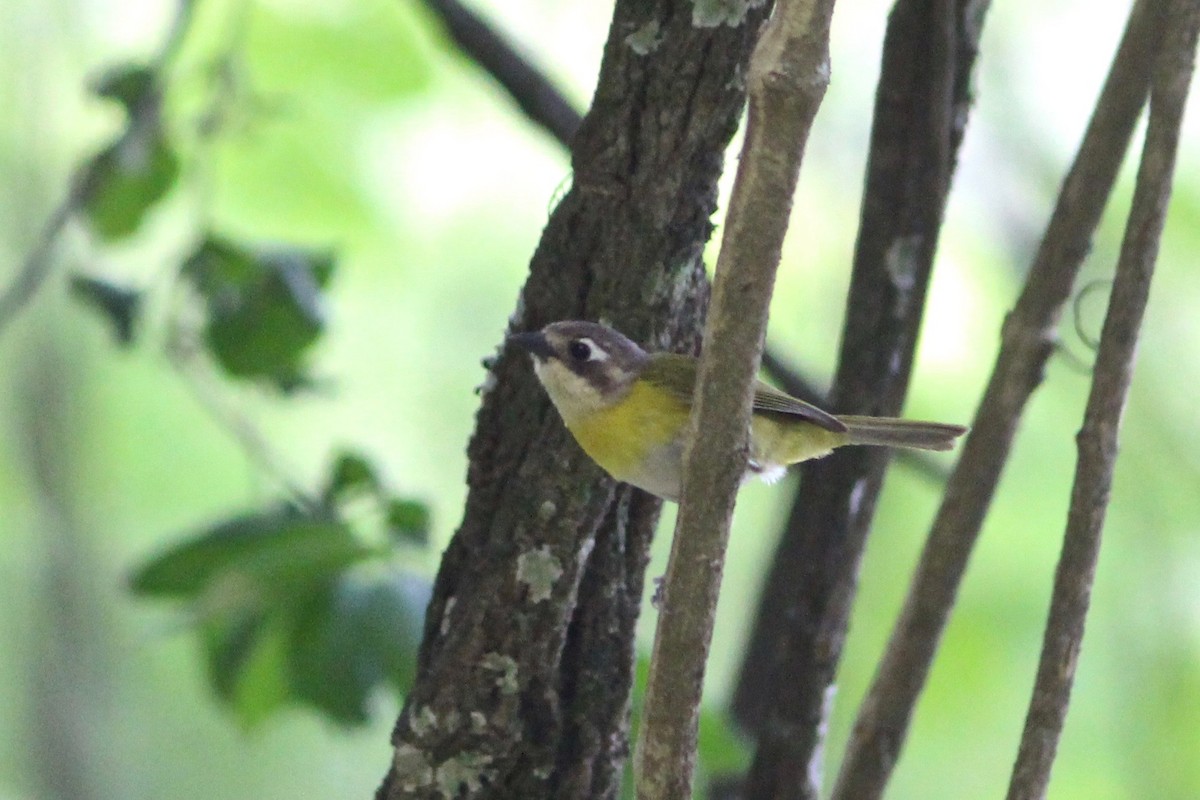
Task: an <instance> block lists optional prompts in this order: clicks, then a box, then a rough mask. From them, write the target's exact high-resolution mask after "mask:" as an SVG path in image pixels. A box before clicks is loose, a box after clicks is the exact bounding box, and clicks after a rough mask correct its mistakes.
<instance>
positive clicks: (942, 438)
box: [838, 414, 967, 450]
mask: <svg viewBox="0 0 1200 800" xmlns="http://www.w3.org/2000/svg"><path fill="white" fill-rule="evenodd" d="M838 419H840V420H841V421H842V422H844V423H845V424H846V428H847V433H848V434H849V437H850V441H849V442H848V444H867V445H881V446H884V447H910V448H913V449H916V450H949V449H951V448H952V447H954V440H955V439H957V438H958V437H959V436H962V435H963V434H964V433H966V432H967V429H966V428H965V427H963V426H962V425H948V424H945V423H942V422H919V421H916V420H908V419H894V418H890V417H856V416H848V415H842V414H839V415H838Z"/></svg>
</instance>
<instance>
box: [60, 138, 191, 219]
mask: <svg viewBox="0 0 1200 800" xmlns="http://www.w3.org/2000/svg"><path fill="white" fill-rule="evenodd" d="M178 177H179V158H178V156H176V154H175V151H174V149H173V148H172V147H171V145H170V143H169V142H168V141H167V139H166V136H165V135H164V134H163V132H162V131H161V130H160V129H158V128H143V127H131V128H130V130H129V132H128V133H127V134H126V135H124V136H122V137H121V138H120V139H118V140H117V141H116V142H114V143H113V144H112V145H110V146H109V147H107V148H106V149H105V150H103V151H101V152H100V154H99V155H97V156H95V157H94V158H93V159H92V160H91V162H89V163H88V165H87V166H86V167H85V168H84V178H83V185H84V187H85V189H84V193H83V203H82V210H83V214H84V218H85V219H86V220H87V223H88V226H89V227H91V229H92V230H93V231H95V233H96V235H97V236H99V237H100V238H102V239H105V240H107V241H114V240H117V239H123V238H126V237H128V236H130V235H132V234H133V233H135V232H136V231H137V229H138V227H139V226H140V225H141V224H142V220H143V219H144V218H145V217H146V214H147V213H148V212H149V211H150V209H151V208H152V207H154V205H155V204H157V203H158V202H159V201H160V200H161V199H162V198H163V197H164V196H165V195H166V194H167V192H169V191H170V190H171V187H172V186H174V185H175V181H176V180H177V179H178Z"/></svg>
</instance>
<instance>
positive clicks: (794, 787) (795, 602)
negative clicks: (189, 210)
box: [733, 0, 986, 798]
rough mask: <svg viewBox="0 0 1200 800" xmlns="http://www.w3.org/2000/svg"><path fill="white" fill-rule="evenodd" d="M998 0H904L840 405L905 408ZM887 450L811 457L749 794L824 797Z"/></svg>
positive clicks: (785, 547)
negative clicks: (974, 72) (973, 72)
mask: <svg viewBox="0 0 1200 800" xmlns="http://www.w3.org/2000/svg"><path fill="white" fill-rule="evenodd" d="M985 8H986V3H971V2H966V1H965V0H959V1H958V2H954V0H901V2H899V3H897V5H896V6H895V8H894V10H893V11H892V14H891V18H890V20H889V24H888V31H887V36H886V39H885V42H884V52H883V64H882V71H881V75H880V83H879V88H878V91H877V94H876V107H875V121H874V125H873V129H872V139H871V152H870V156H869V159H868V164H867V179H866V187H865V192H864V201H863V208H862V219H861V225H860V232H859V239H858V243H857V247H856V250H855V257H854V271H853V276H852V279H851V287H850V297H849V301H848V306H847V316H846V323H845V326H844V333H843V340H842V348H841V354H840V361H839V367H838V373H837V376H836V379H835V382H834V386H833V390H832V391H831V393H830V404H831V406H832V407H833V409H835V410H836V411H839V412H848V413H856V414H873V415H897V414H899V412H900V410H901V407H902V405H903V402H904V396H905V393H906V391H907V388H908V378H909V374H910V372H911V366H912V359H913V352H914V349H915V345H916V340H917V333H918V331H919V328H920V322H921V312H922V309H923V305H924V298H925V290H926V287H927V285H928V281H929V276H930V272H931V268H932V264H933V256H934V253H935V250H936V246H937V236H938V230H939V228H940V226H941V220H942V211H943V209H944V207H945V201H946V196H947V193H948V191H949V186H950V176H951V174H952V172H953V167H954V160H955V154H956V152H957V149H958V144H959V142H960V141H961V138H962V134H963V129H964V126H965V123H966V118H967V111H968V105H969V89H968V86H969V82H968V76H969V72H970V66H971V64H972V63H973V61H974V56H975V52H976V48H977V42H978V34H979V27H980V24H981V19H982V16H981V15H982V13H983V10H984V9H985ZM887 458H888V456H887V453H886V451H884V450H881V449H875V448H859V449H856V450H846V451H839V452H838V453H836V454H834V455H833V456H831V457H829V458H826V459H822V460H820V461H816V462H810V463H809V464H806V465H805V467H804V470H803V473H802V475H803V477H802V481H801V487H800V492H799V494H798V497H797V500H796V503H795V504H794V506H793V508H792V512H791V517H790V519H789V522H788V526H787V529H786V531H785V533H784V537H783V539H782V541H781V543H780V546H779V550H778V551H777V553H776V558H775V562H774V564H773V567H772V571H771V575H770V577H769V578H768V582H767V585H766V588H765V590H764V594H763V599H762V601H761V605H760V607H759V615H758V619H757V621H756V623H755V631H754V634H753V635H752V637H751V644H750V647H749V649H748V651H747V655H746V658H745V660H744V661H743V665H742V673H741V677H740V680H739V683H738V688H737V691H736V694H735V697H734V704H733V708H734V713H735V716H736V718H737V719H738V721H739V722H740V723H741V724H742V725H743V726H744V727H745V728H746V729H748V730H750V731H752V732H754V733H755V734H757V736H758V750H757V753H756V755H755V759H754V763H753V765H752V767H751V771H750V774H749V776H748V777H747V783H746V789H745V793H746V796H747V797H749V798H759V797H771V798H784V797H797V798H815V797H817V796H818V793H819V788H820V787H819V784H820V758H821V746H822V732H823V729H824V719H825V716H826V711H827V709H826V697H827V696H828V694H829V688H830V686H831V685H832V684H833V681H834V677H835V673H836V670H837V665H838V661H839V659H840V657H841V651H842V644H843V641H844V639H845V633H846V628H847V625H848V620H849V612H850V606H851V601H852V598H853V594H854V589H855V582H856V579H857V573H858V564H859V561H860V557H861V553H862V548H863V544H864V541H865V538H866V533H867V530H868V528H869V525H870V521H871V518H872V516H873V513H874V509H875V502H876V498H877V497H878V493H879V489H880V487H881V486H882V481H883V472H884V467H885V466H886V464H887Z"/></svg>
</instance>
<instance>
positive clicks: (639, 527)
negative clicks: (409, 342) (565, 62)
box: [378, 0, 769, 800]
mask: <svg viewBox="0 0 1200 800" xmlns="http://www.w3.org/2000/svg"><path fill="white" fill-rule="evenodd" d="M768 11H769V4H764V5H763V6H762V7H759V8H754V9H750V10H749V11H748V12H746V13H745V14H744V17H737V18H734V17H733V16H729V15H728V14H727V15H726V16H725V18H724V19H723V21H716V20H714V19H708V18H705V17H704V15H703V14H702V13H701V10H700V5H699V4H694V3H692V2H685V0H662V2H659V3H656V4H653V5H652V7H648V4H645V3H640V2H633V0H621V2H618V3H617V7H616V9H615V12H614V19H613V24H612V28H611V29H610V32H609V40H608V44H607V45H606V48H605V53H604V61H603V65H602V67H601V74H600V79H599V85H598V87H597V90H596V95H595V98H594V100H593V105H592V109H591V111H590V112H589V113H588V115H587V116H586V118H585V119H584V121H583V125H582V126H581V128H580V130H579V132H578V134H577V136H576V138H575V144H574V148H573V168H574V182H573V187H572V189H571V190H570V191H569V192H568V193H567V195H566V196H565V197H564V198H563V200H562V202H561V203H560V204H559V206H558V207H557V208H556V209H555V210H554V213H553V214H552V216H551V218H550V220H549V223H548V225H547V226H546V229H545V231H544V232H543V236H542V240H541V243H540V245H539V246H538V249H537V251H536V253H535V254H534V257H533V261H532V264H531V266H530V276H529V279H528V281H527V282H526V284H525V287H524V289H523V290H522V296H521V301H520V303H519V304H518V308H517V311H516V313H515V314H514V316H513V319H512V321H511V324H512V328H513V329H514V330H530V329H536V328H538V327H540V326H542V325H544V324H545V323H547V322H551V321H553V320H557V319H570V318H587V319H601V320H605V321H608V322H611V323H612V324H614V325H615V326H616V327H618V328H620V329H621V330H623V331H624V332H625V333H627V334H629V335H630V336H631V337H633V338H634V339H636V340H639V341H641V342H642V343H644V344H647V345H649V346H650V347H652V348H664V347H674V348H675V349H683V350H690V349H694V347H695V343H696V337H697V334H698V332H699V330H700V322H701V320H702V315H703V310H704V307H705V303H706V300H707V282H706V279H705V273H704V267H703V263H702V260H701V254H702V250H703V246H704V243H705V242H706V241H707V239H708V237H709V235H710V233H711V231H712V225H711V223H710V222H709V217H710V216H711V215H712V213H713V211H714V210H715V207H716V181H717V179H718V177H719V176H720V173H721V168H722V164H723V159H724V152H725V148H726V145H727V144H728V141H729V139H730V137H731V136H732V134H733V132H734V130H735V129H736V127H737V121H738V118H739V116H740V113H741V109H742V105H743V100H744V96H743V92H744V89H743V86H742V81H741V80H739V76H740V75H742V74H744V72H743V71H744V69H745V66H746V62H747V60H748V58H749V53H750V50H751V48H752V47H753V44H754V40H755V38H756V34H757V32H758V29H759V27H760V25H761V22H762V20H763V19H764V17H765V15H766V13H767V12H768ZM706 23H707V24H706ZM714 23H715V24H714ZM485 385H486V386H487V387H488V389H487V391H485V393H484V398H483V404H482V408H481V409H480V412H479V417H478V420H477V427H476V431H475V434H474V437H473V439H472V441H471V445H470V448H469V456H470V468H469V473H468V485H469V493H468V497H467V506H466V513H465V516H464V519H463V523H462V526H461V527H460V528H459V530H458V532H457V533H456V534H455V536H454V538H453V540H452V541H451V543H450V546H449V547H448V548H447V550H446V553H445V555H444V558H443V561H442V566H441V570H440V572H439V574H438V577H437V581H436V584H435V587H434V595H433V599H432V601H431V603H430V607H429V611H428V614H427V617H426V626H425V639H424V642H423V644H422V648H421V656H420V663H419V670H418V675H417V679H416V682H415V685H414V687H413V689H412V691H411V692H410V694H409V696H408V698H407V702H406V704H405V707H404V709H403V711H402V712H401V714H400V718H399V720H398V721H397V724H396V728H395V731H394V734H393V737H392V741H393V744H394V745H395V748H396V750H395V756H394V759H393V763H392V765H391V767H390V769H389V771H388V774H387V777H386V778H385V779H384V782H383V785H382V786H381V787H380V790H379V793H378V798H380V800H394V799H395V798H407V797H431V798H432V797H439V798H444V797H461V796H469V797H518V798H523V799H524V798H529V799H530V800H534V799H535V798H542V797H545V798H550V797H553V798H601V797H615V796H616V795H617V793H618V791H619V787H620V782H621V776H622V772H623V766H624V760H625V756H626V754H627V752H628V743H627V738H628V737H627V728H628V716H629V695H630V688H631V684H632V672H633V660H634V650H633V637H634V625H635V622H636V620H637V614H638V610H639V607H640V605H641V598H642V584H643V573H644V570H645V565H646V559H647V550H648V546H649V540H650V535H651V533H652V531H653V528H654V524H655V522H656V520H657V518H658V511H659V503H658V501H657V500H654V499H653V498H651V497H649V496H648V495H645V494H643V493H640V492H637V491H635V490H632V489H630V488H629V487H625V486H621V487H617V486H616V485H615V484H614V483H613V482H612V481H611V480H609V479H608V478H607V477H605V476H604V475H603V473H602V472H601V471H600V470H599V468H598V467H596V466H595V465H594V464H592V463H591V462H590V461H589V460H588V459H587V457H586V456H584V455H583V453H582V452H581V451H580V450H579V449H578V447H577V446H576V445H575V443H574V442H573V441H571V439H570V436H569V434H568V433H567V432H566V430H565V429H564V428H563V426H562V423H561V422H560V421H559V419H558V417H557V415H556V414H555V413H554V412H553V411H552V409H551V408H550V406H549V403H548V401H547V400H546V398H545V397H544V395H543V393H542V391H541V389H540V387H538V386H537V385H536V382H535V380H534V378H533V374H532V370H531V369H530V368H529V365H528V363H527V360H526V359H524V358H521V357H514V354H513V353H511V352H507V351H506V352H502V353H501V354H500V355H499V357H498V358H497V359H496V361H495V363H494V364H492V365H491V372H490V374H489V375H488V376H487V380H486V384H485Z"/></svg>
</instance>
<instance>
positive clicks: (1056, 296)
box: [833, 0, 1165, 800]
mask: <svg viewBox="0 0 1200 800" xmlns="http://www.w3.org/2000/svg"><path fill="white" fill-rule="evenodd" d="M1164 1H1165V0H1139V2H1138V3H1137V4H1136V6H1135V7H1134V9H1133V11H1132V13H1131V16H1130V21H1129V24H1128V27H1127V28H1126V32H1125V35H1124V38H1123V39H1122V42H1121V45H1120V47H1119V49H1118V52H1117V55H1116V58H1115V59H1114V63H1113V67H1112V70H1111V72H1110V73H1109V77H1108V80H1107V81H1106V83H1105V86H1104V89H1103V91H1102V92H1101V95H1100V99H1099V101H1098V102H1097V105H1096V110H1095V112H1094V114H1093V116H1092V119H1091V122H1090V123H1089V126H1088V129H1087V132H1086V133H1085V135H1084V139H1083V142H1082V144H1081V145H1080V148H1079V153H1078V154H1077V156H1076V159H1075V163H1074V165H1073V166H1072V168H1071V171H1070V173H1069V174H1068V176H1067V178H1066V180H1065V181H1064V184H1063V188H1062V191H1061V192H1060V194H1059V200H1058V204H1057V206H1056V208H1055V210H1054V213H1053V215H1052V217H1051V219H1050V223H1049V225H1048V226H1047V229H1046V234H1045V237H1044V238H1043V240H1042V244H1041V247H1040V248H1039V250H1038V253H1037V256H1036V258H1035V261H1034V264H1033V267H1032V268H1031V270H1030V273H1029V278H1028V280H1027V282H1026V285H1025V288H1024V290H1023V291H1022V293H1021V297H1020V298H1019V299H1018V301H1017V304H1016V306H1015V307H1014V309H1013V311H1012V312H1011V313H1010V314H1009V316H1008V319H1007V321H1006V322H1005V325H1004V329H1003V339H1002V344H1001V349H1000V353H999V355H998V357H997V361H996V365H995V367H994V368H993V372H992V376H991V379H990V381H989V383H988V387H987V390H986V392H985V394H984V397H983V400H982V402H981V404H980V407H979V410H978V412H977V413H976V416H975V420H974V423H973V425H972V430H971V433H970V434H969V435H968V437H967V439H966V442H965V443H964V446H963V453H962V457H961V459H960V461H959V464H958V466H957V467H956V469H955V471H954V472H953V473H952V474H951V477H950V481H949V483H948V485H947V487H946V494H945V497H944V499H943V502H942V505H941V507H940V509H939V511H938V514H937V517H936V519H935V521H934V524H933V527H932V529H931V531H930V534H929V538H928V540H927V541H926V544H925V548H924V551H923V552H922V554H921V557H920V560H919V562H918V565H917V571H916V575H915V576H914V578H913V582H912V585H911V586H910V588H909V592H908V596H907V599H906V601H905V605H904V609H903V611H902V613H901V616H900V619H899V620H898V621H897V623H896V627H895V629H894V631H893V633H892V636H891V640H890V641H889V643H888V647H887V650H886V652H885V654H884V657H883V659H882V661H881V663H880V666H879V668H878V670H877V672H876V676H875V679H874V682H873V684H872V686H871V688H870V690H869V691H868V693H867V696H866V698H865V700H864V701H863V704H862V707H861V708H860V710H859V714H858V718H857V720H856V722H855V725H854V729H853V733H852V735H851V738H850V741H849V743H848V746H847V751H846V756H845V760H844V761H843V763H842V767H841V772H840V775H839V777H838V783H837V786H836V788H835V790H834V794H833V796H834V798H839V799H841V798H855V800H859V799H860V798H873V797H878V796H879V794H880V793H881V792H882V790H883V786H884V785H885V784H886V782H887V779H888V777H889V776H890V775H891V770H892V767H893V766H894V764H895V762H896V760H897V758H898V757H899V752H900V748H901V746H902V745H903V742H904V737H905V733H906V732H907V728H908V723H909V720H910V718H911V716H912V710H913V707H914V706H915V704H916V700H917V697H918V695H919V694H920V691H921V689H922V687H923V686H924V683H925V678H926V676H927V674H928V672H929V666H930V664H931V662H932V660H933V655H934V652H935V651H936V649H937V645H938V642H939V641H940V638H941V633H942V631H943V630H944V628H945V625H946V621H947V619H948V617H949V614H950V610H951V608H952V606H953V604H954V599H955V596H956V594H957V591H958V586H959V584H960V583H961V580H962V576H963V573H964V571H965V569H966V564H967V560H968V558H969V557H970V554H971V551H972V549H973V547H974V544H975V541H976V538H977V537H978V534H979V530H980V528H981V526H982V524H983V518H984V516H985V514H986V513H987V508H988V506H989V504H990V502H991V499H992V496H993V494H994V492H995V489H996V485H997V483H998V482H999V478H1000V473H1001V470H1002V468H1003V466H1004V463H1005V461H1006V460H1007V458H1008V453H1009V450H1010V449H1011V445H1012V441H1013V437H1014V436H1015V433H1016V428H1017V423H1018V420H1019V419H1020V416H1021V413H1022V410H1023V409H1024V407H1025V404H1026V401H1027V400H1028V399H1029V397H1030V395H1031V394H1032V393H1033V391H1034V389H1035V388H1036V387H1037V386H1038V384H1039V383H1040V381H1041V377H1042V371H1043V368H1044V366H1045V363H1046V360H1047V359H1048V358H1049V357H1050V354H1051V353H1052V352H1053V351H1054V344H1055V340H1056V335H1057V329H1058V322H1059V320H1060V318H1061V316H1062V311H1063V307H1064V306H1065V304H1066V303H1067V302H1068V300H1069V299H1070V296H1071V289H1072V286H1073V284H1074V281H1075V277H1076V275H1077V273H1078V270H1079V266H1080V264H1081V263H1082V261H1083V258H1084V256H1085V255H1086V254H1087V252H1088V249H1089V245H1090V242H1091V238H1092V235H1093V233H1094V232H1095V229H1096V226H1097V224H1098V223H1099V220H1100V215H1101V213H1102V211H1103V209H1104V206H1105V203H1106V202H1107V199H1108V196H1109V194H1110V192H1111V190H1112V186H1113V183H1114V181H1115V180H1116V175H1117V170H1118V168H1119V166H1120V163H1121V160H1122V158H1123V155H1124V152H1125V150H1126V148H1127V147H1128V143H1129V139H1130V137H1131V136H1132V133H1133V128H1134V125H1135V123H1136V121H1137V118H1138V115H1139V112H1140V111H1141V108H1142V105H1143V104H1144V102H1145V99H1146V95H1147V93H1148V90H1149V82H1150V72H1151V69H1152V65H1153V59H1154V54H1155V53H1156V52H1157V48H1158V42H1159V31H1160V30H1161V25H1160V20H1161V9H1162V7H1163V5H1164Z"/></svg>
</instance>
